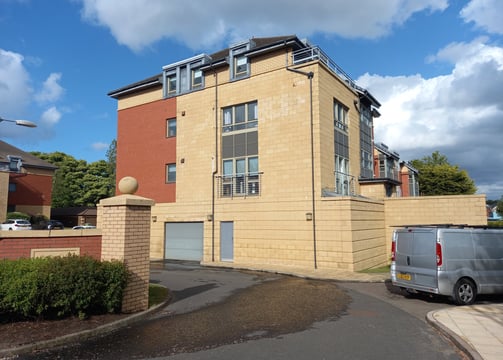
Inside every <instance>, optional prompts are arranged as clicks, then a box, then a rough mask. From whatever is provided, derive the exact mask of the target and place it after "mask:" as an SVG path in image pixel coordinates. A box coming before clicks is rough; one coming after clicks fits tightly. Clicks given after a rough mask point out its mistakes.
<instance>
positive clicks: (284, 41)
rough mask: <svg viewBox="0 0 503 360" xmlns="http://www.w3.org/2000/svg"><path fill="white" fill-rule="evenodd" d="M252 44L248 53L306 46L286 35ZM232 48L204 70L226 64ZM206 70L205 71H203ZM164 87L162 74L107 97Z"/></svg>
mask: <svg viewBox="0 0 503 360" xmlns="http://www.w3.org/2000/svg"><path fill="white" fill-rule="evenodd" d="M248 41H249V42H250V44H251V47H250V49H249V50H248V51H247V53H249V54H252V53H262V52H265V51H267V50H268V49H271V50H272V49H276V48H277V47H280V46H287V45H288V46H292V45H293V46H294V47H296V48H300V47H304V46H306V45H305V44H304V43H303V42H302V41H301V40H299V39H298V38H297V36H296V35H286V36H273V37H263V38H251V39H249V40H248ZM231 47H232V46H231ZM231 47H228V48H226V49H223V50H219V51H217V52H215V53H213V54H211V55H210V58H211V62H210V65H206V66H204V67H203V68H207V67H209V66H211V65H213V64H226V58H227V56H229V50H230V49H231ZM203 70H204V69H203ZM159 85H162V73H160V74H157V75H154V76H151V77H149V78H147V79H144V80H140V81H137V82H135V83H133V84H129V85H126V86H123V87H121V88H119V89H116V90H112V91H110V92H109V93H108V94H107V95H108V96H110V97H113V98H115V99H117V98H119V97H120V96H122V95H127V94H131V93H133V92H136V91H138V90H144V89H148V88H151V87H153V86H159Z"/></svg>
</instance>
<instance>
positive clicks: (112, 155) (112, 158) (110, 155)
mask: <svg viewBox="0 0 503 360" xmlns="http://www.w3.org/2000/svg"><path fill="white" fill-rule="evenodd" d="M106 157H107V161H108V171H109V172H110V174H111V176H110V185H109V186H110V189H111V195H113V194H115V181H116V174H117V172H116V167H117V140H116V139H113V140H112V142H111V143H110V146H109V147H108V150H107V153H106Z"/></svg>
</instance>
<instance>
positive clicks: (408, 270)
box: [391, 225, 503, 305]
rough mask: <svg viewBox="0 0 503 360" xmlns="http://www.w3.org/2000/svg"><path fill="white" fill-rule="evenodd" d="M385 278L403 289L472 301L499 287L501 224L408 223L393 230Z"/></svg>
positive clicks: (502, 281) (502, 284)
mask: <svg viewBox="0 0 503 360" xmlns="http://www.w3.org/2000/svg"><path fill="white" fill-rule="evenodd" d="M391 253H392V254H391V281H392V283H393V285H395V286H399V287H401V288H403V289H407V290H413V291H419V292H427V293H433V294H438V295H446V296H450V297H452V299H453V300H454V302H455V303H456V304H458V305H469V304H473V302H474V301H475V298H476V297H477V295H478V294H495V293H503V229H494V228H493V229H491V228H486V227H474V226H473V227H470V226H465V225H435V226H434V225H425V226H417V225H416V226H408V227H404V228H401V229H397V230H395V231H393V239H392V243H391Z"/></svg>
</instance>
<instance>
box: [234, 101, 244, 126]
mask: <svg viewBox="0 0 503 360" xmlns="http://www.w3.org/2000/svg"><path fill="white" fill-rule="evenodd" d="M245 108H246V106H245V104H242V105H237V106H236V107H235V109H236V110H235V114H234V115H235V122H236V123H241V122H245V120H246V116H245V114H246V113H245Z"/></svg>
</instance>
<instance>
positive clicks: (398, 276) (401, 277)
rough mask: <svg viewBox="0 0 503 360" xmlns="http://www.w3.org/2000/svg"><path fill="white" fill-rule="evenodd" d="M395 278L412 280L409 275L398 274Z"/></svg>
mask: <svg viewBox="0 0 503 360" xmlns="http://www.w3.org/2000/svg"><path fill="white" fill-rule="evenodd" d="M396 277H397V278H398V279H402V280H407V281H411V280H412V276H411V275H410V274H404V273H398V274H397V275H396Z"/></svg>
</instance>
